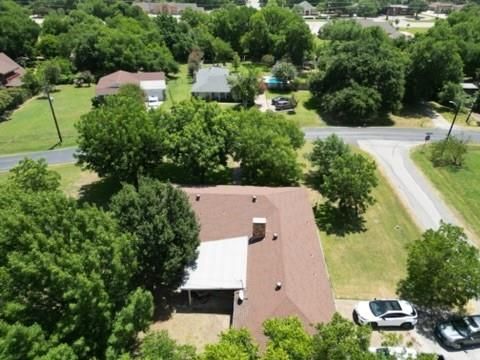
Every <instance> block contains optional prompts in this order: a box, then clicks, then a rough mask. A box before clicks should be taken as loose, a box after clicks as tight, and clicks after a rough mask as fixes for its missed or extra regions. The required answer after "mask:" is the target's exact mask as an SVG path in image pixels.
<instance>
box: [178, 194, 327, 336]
mask: <svg viewBox="0 0 480 360" xmlns="http://www.w3.org/2000/svg"><path fill="white" fill-rule="evenodd" d="M183 190H184V191H185V192H186V193H187V195H188V197H189V200H190V203H191V205H192V208H193V209H194V211H195V213H196V215H197V217H198V220H199V222H200V225H201V230H200V239H201V245H200V250H199V256H198V259H197V263H196V264H195V266H194V267H192V268H191V269H189V270H188V276H187V279H186V280H185V282H184V284H183V285H182V287H181V288H180V289H181V290H183V291H187V292H188V293H189V295H190V293H191V292H195V291H212V292H214V291H216V290H219V291H220V290H222V291H225V290H229V291H231V301H232V302H233V312H232V315H231V325H232V326H233V327H235V328H242V327H246V328H248V329H249V330H250V331H251V333H252V335H253V336H254V337H255V339H256V340H257V341H259V342H260V343H264V342H265V337H264V335H263V331H262V323H263V322H264V321H265V320H267V319H269V318H272V317H287V316H297V317H299V318H300V319H301V320H302V322H303V323H304V324H305V327H306V329H307V330H308V331H310V332H313V331H314V329H315V328H314V326H315V324H317V323H321V322H328V321H329V320H330V318H331V317H332V315H333V313H334V312H335V305H334V300H333V292H332V289H331V286H330V281H329V277H328V273H327V269H326V266H325V261H324V256H323V252H322V248H321V244H320V239H319V236H318V232H317V227H316V224H315V219H314V216H313V212H312V209H311V205H310V202H309V200H308V196H307V192H306V191H305V190H304V189H302V188H296V187H289V188H269V187H254V186H212V187H193V188H184V189H183ZM189 298H190V300H191V301H192V297H191V296H189ZM193 301H195V299H193Z"/></svg>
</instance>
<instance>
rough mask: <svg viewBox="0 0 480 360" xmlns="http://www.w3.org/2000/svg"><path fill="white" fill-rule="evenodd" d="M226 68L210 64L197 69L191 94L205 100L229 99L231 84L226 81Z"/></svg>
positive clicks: (227, 73) (227, 74)
mask: <svg viewBox="0 0 480 360" xmlns="http://www.w3.org/2000/svg"><path fill="white" fill-rule="evenodd" d="M229 76H230V72H229V71H228V69H225V68H222V67H218V66H212V67H208V68H202V69H200V70H198V72H197V74H196V75H195V83H194V84H193V86H192V95H193V96H195V97H198V98H202V99H205V100H216V101H230V100H231V99H232V96H231V86H230V84H229V83H228V77H229Z"/></svg>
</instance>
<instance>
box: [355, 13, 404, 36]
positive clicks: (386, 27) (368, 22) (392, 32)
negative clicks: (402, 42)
mask: <svg viewBox="0 0 480 360" xmlns="http://www.w3.org/2000/svg"><path fill="white" fill-rule="evenodd" d="M355 20H356V21H357V23H359V24H360V25H361V26H362V27H364V28H367V27H372V26H377V27H379V28H380V29H382V30H383V31H385V32H386V33H387V35H388V36H389V37H390V38H392V39H396V38H399V37H401V36H404V35H403V34H402V33H401V32H400V31H398V30H397V29H396V28H395V27H394V26H393V25H392V24H390V23H389V22H388V21H378V20H372V19H365V18H356V19H355Z"/></svg>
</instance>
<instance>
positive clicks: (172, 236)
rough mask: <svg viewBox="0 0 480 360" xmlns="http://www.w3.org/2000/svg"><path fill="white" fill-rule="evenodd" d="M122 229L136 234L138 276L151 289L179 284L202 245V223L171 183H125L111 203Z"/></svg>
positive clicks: (149, 180)
mask: <svg viewBox="0 0 480 360" xmlns="http://www.w3.org/2000/svg"><path fill="white" fill-rule="evenodd" d="M111 210H112V211H113V214H114V216H115V218H116V219H117V221H118V222H119V224H120V226H121V228H122V229H123V230H124V231H125V232H128V233H131V234H133V235H134V236H135V238H136V242H135V249H136V256H137V262H138V268H137V271H136V278H137V282H138V285H139V286H146V287H147V288H148V289H152V290H153V289H155V288H160V287H168V288H173V289H175V288H176V287H178V286H179V285H180V284H181V282H182V280H183V278H184V275H185V270H186V267H187V266H188V265H191V264H193V262H194V261H195V259H196V257H197V247H198V246H199V244H200V243H199V231H200V230H199V225H198V223H197V221H196V218H195V214H194V212H193V210H192V209H191V207H190V204H189V202H188V199H187V197H186V195H185V194H184V193H183V192H182V191H181V190H179V189H177V188H175V187H173V186H172V185H170V184H165V183H161V182H160V181H158V180H153V179H148V178H142V179H141V180H140V182H139V184H138V190H137V189H135V187H133V186H132V185H124V187H123V189H122V190H121V191H120V192H119V193H118V194H116V195H115V196H114V197H113V199H112V203H111Z"/></svg>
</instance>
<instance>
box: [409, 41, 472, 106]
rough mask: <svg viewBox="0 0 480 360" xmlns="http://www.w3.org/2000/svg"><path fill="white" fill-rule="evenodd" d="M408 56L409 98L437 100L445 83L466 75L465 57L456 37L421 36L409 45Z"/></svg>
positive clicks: (411, 99) (460, 78) (456, 80)
mask: <svg viewBox="0 0 480 360" xmlns="http://www.w3.org/2000/svg"><path fill="white" fill-rule="evenodd" d="M409 55H410V66H409V69H408V74H407V93H406V97H407V99H408V100H409V101H412V102H413V101H418V100H432V99H433V100H435V99H436V98H437V95H438V93H439V92H440V91H441V90H442V88H443V86H444V85H445V84H446V83H448V82H453V83H457V84H458V83H460V82H461V80H462V78H463V74H462V67H463V63H462V58H461V57H460V54H459V49H458V45H457V43H456V41H455V40H450V39H448V38H447V39H446V40H440V39H435V38H433V37H429V36H426V37H422V38H420V39H419V40H418V41H415V42H414V43H413V44H412V46H410V48H409Z"/></svg>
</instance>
